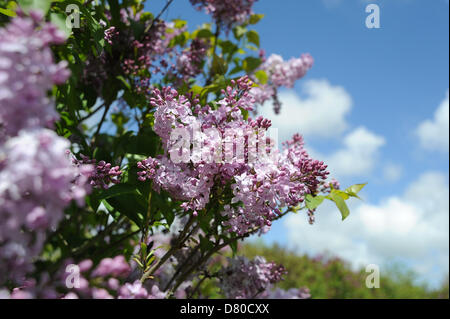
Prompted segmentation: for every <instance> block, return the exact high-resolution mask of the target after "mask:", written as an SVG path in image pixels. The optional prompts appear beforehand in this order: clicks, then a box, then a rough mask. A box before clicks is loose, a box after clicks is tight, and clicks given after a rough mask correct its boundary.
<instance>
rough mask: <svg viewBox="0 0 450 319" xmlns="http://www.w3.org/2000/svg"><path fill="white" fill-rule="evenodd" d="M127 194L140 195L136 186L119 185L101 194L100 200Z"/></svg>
mask: <svg viewBox="0 0 450 319" xmlns="http://www.w3.org/2000/svg"><path fill="white" fill-rule="evenodd" d="M125 194H139V192H138V190H137V189H136V187H135V186H133V185H130V184H117V185H114V186H112V187H110V188H108V189H106V190H104V191H102V192H101V194H99V196H98V198H97V199H98V200H103V199H108V198H113V197H117V196H122V195H125Z"/></svg>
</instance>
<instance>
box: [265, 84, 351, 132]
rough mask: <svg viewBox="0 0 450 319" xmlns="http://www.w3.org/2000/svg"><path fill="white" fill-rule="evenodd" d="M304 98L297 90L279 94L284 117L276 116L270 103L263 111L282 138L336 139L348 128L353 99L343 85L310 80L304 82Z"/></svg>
mask: <svg viewBox="0 0 450 319" xmlns="http://www.w3.org/2000/svg"><path fill="white" fill-rule="evenodd" d="M302 95H304V96H305V97H304V98H302V97H300V96H298V95H297V94H296V93H295V92H294V91H282V92H281V93H280V94H279V98H280V101H281V103H282V109H281V114H279V115H274V114H273V111H272V108H271V107H270V105H269V103H266V105H264V106H263V107H262V108H261V109H260V110H261V114H262V115H263V116H264V117H266V118H269V119H271V120H272V127H274V128H278V129H279V130H280V134H281V135H282V137H288V136H286V135H287V134H293V133H296V132H300V133H301V134H303V135H305V136H307V137H335V136H339V134H341V133H343V132H344V131H345V129H346V128H347V127H348V123H347V121H346V119H345V117H346V115H347V114H348V113H349V112H350V110H351V108H352V98H351V96H350V95H349V94H348V93H347V91H346V90H345V89H344V88H343V87H340V86H334V85H331V84H330V83H329V82H328V81H327V80H309V81H306V82H304V83H303V86H302Z"/></svg>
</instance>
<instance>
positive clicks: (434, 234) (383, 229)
mask: <svg viewBox="0 0 450 319" xmlns="http://www.w3.org/2000/svg"><path fill="white" fill-rule="evenodd" d="M448 191H449V188H448V177H446V176H444V175H442V174H440V173H436V172H428V173H425V174H423V175H421V176H420V177H419V178H418V180H416V181H415V182H413V183H412V184H411V185H410V186H409V187H408V188H407V190H406V191H405V193H404V194H403V195H402V196H392V197H389V198H386V199H384V200H382V201H380V203H378V204H371V203H362V204H356V205H355V202H352V206H353V207H351V208H352V209H351V210H352V214H351V215H350V216H349V217H348V218H347V219H346V220H345V221H344V222H341V221H340V218H339V213H338V211H337V210H336V209H335V208H334V207H333V206H332V205H331V204H326V205H325V206H324V207H320V208H319V210H318V212H317V214H316V224H315V225H314V226H310V225H308V223H307V219H306V217H305V216H304V215H302V214H299V215H290V216H288V217H287V218H286V219H285V224H284V225H285V227H286V228H287V231H288V237H289V241H290V242H292V243H295V246H296V247H298V248H300V249H301V252H309V253H312V254H317V253H321V252H323V251H328V252H330V253H332V254H333V255H338V256H340V257H342V258H344V259H346V260H349V261H350V262H352V263H353V265H355V266H361V265H367V264H372V263H375V264H379V265H383V264H386V263H389V262H391V261H401V260H403V261H404V260H408V261H409V262H410V263H411V265H412V266H413V267H414V269H415V270H416V271H417V272H418V273H420V274H421V275H423V276H426V277H427V278H428V279H429V280H430V281H431V282H434V283H438V282H439V280H441V279H442V276H443V275H444V274H447V272H448V260H449V196H448ZM436 269H438V270H439V271H436ZM381 271H383V269H381Z"/></svg>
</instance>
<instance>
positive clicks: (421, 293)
mask: <svg viewBox="0 0 450 319" xmlns="http://www.w3.org/2000/svg"><path fill="white" fill-rule="evenodd" d="M239 254H240V255H244V256H247V257H248V258H253V257H255V256H263V257H265V258H266V259H267V260H271V261H275V262H276V263H278V264H282V265H283V266H284V267H285V268H286V269H287V271H288V274H287V275H286V276H285V280H284V281H282V282H281V283H279V284H278V286H279V287H281V288H284V289H289V288H299V287H308V288H309V289H310V290H311V295H312V298H315V299H366V298H367V299H399V298H401V299H404V298H406V299H412V298H427V299H428V298H444V299H446V298H448V297H449V292H448V278H447V279H446V280H445V281H444V282H443V284H442V286H441V288H438V289H430V288H427V287H426V286H425V285H422V284H418V283H417V276H416V275H415V274H414V273H412V272H410V271H405V270H402V269H404V268H400V267H387V269H386V268H383V269H386V270H384V271H382V272H381V278H380V288H376V289H369V288H367V287H366V284H365V281H366V277H367V275H368V273H366V272H365V270H364V269H359V270H353V269H352V267H351V266H350V264H349V263H347V262H346V261H344V260H341V259H339V258H334V257H326V256H318V257H316V258H313V257H310V256H307V255H298V254H296V253H295V252H293V251H291V250H288V249H285V248H283V247H281V246H279V245H276V244H275V245H273V246H266V245H264V244H262V243H254V244H244V245H242V247H240V251H239Z"/></svg>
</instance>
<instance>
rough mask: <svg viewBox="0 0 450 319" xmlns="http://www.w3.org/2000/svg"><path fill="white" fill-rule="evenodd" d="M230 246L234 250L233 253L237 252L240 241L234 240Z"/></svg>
mask: <svg viewBox="0 0 450 319" xmlns="http://www.w3.org/2000/svg"><path fill="white" fill-rule="evenodd" d="M230 248H231V250H232V251H233V254H236V253H237V250H238V241H237V240H234V241H232V242H231V243H230Z"/></svg>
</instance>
